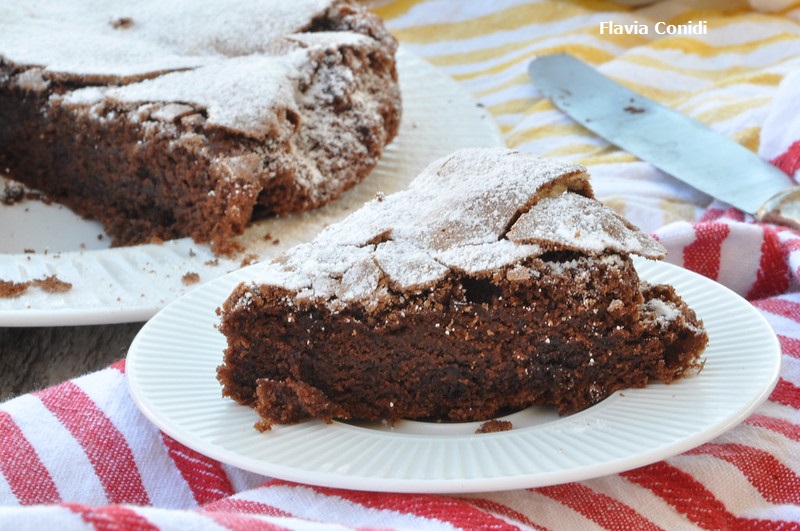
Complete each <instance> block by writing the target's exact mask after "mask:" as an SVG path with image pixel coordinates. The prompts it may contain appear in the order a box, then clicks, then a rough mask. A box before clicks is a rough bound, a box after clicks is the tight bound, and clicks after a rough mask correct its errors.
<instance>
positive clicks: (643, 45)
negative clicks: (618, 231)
mask: <svg viewBox="0 0 800 531" xmlns="http://www.w3.org/2000/svg"><path fill="white" fill-rule="evenodd" d="M637 3H638V4H642V3H643V2H641V1H639V2H637V1H635V0H629V1H627V2H619V3H615V2H612V1H598V0H576V1H529V0H497V1H477V0H467V1H464V0H377V1H373V2H370V5H371V7H372V8H373V9H374V10H375V11H376V12H377V13H378V14H379V15H381V16H382V17H383V18H384V20H385V21H386V23H387V25H388V26H389V27H390V29H391V30H392V32H393V33H394V34H395V35H396V36H397V38H398V40H399V41H400V42H401V44H402V45H403V46H404V47H405V48H406V49H407V50H409V51H410V52H411V53H414V54H416V55H418V56H420V57H422V58H424V59H426V60H428V61H429V62H431V63H432V64H434V65H436V66H438V67H440V68H441V69H442V70H443V71H444V72H446V73H448V74H449V75H450V76H452V77H453V78H454V79H455V80H457V81H458V82H459V83H460V84H461V86H463V87H464V88H465V89H466V90H468V91H469V92H470V93H471V94H472V95H473V96H474V97H475V99H476V100H477V101H478V102H480V103H481V104H483V105H484V106H485V107H486V108H487V109H488V111H489V112H490V113H491V115H492V116H493V117H494V118H495V120H496V122H497V124H498V125H499V127H500V129H501V131H502V132H503V134H504V138H505V141H506V144H507V145H508V146H509V147H514V148H519V149H523V150H525V151H532V152H536V153H539V154H542V155H545V156H556V157H562V158H570V159H574V160H577V161H579V162H581V163H583V164H586V165H587V166H589V169H590V173H591V174H592V175H593V177H594V178H593V184H594V186H595V191H596V193H597V195H598V196H599V197H600V198H601V199H603V200H604V201H605V202H606V203H608V204H610V205H611V206H613V207H614V208H615V209H617V210H618V211H620V213H622V214H624V215H626V216H627V217H629V218H630V219H631V220H632V221H633V222H634V223H636V224H637V225H639V226H640V227H642V228H643V229H645V230H649V231H655V230H656V229H657V228H658V227H660V226H662V225H664V224H666V223H669V222H671V221H675V220H694V219H696V218H697V216H698V215H699V214H700V212H702V210H703V209H704V208H705V207H706V206H708V204H709V198H708V197H706V196H704V195H702V194H699V193H697V192H695V191H694V190H693V189H691V188H689V187H687V186H684V185H681V184H678V183H676V182H675V181H673V180H671V179H668V178H665V177H664V176H663V175H662V174H660V172H657V171H655V170H654V169H653V168H652V167H650V166H649V165H647V164H642V163H638V162H636V159H635V158H634V157H632V156H631V155H629V154H626V153H624V152H621V151H620V150H618V149H616V148H615V147H613V146H610V145H609V144H608V143H607V142H605V141H603V140H602V139H599V138H597V137H596V136H594V135H592V134H590V133H589V132H587V131H586V130H585V129H583V128H582V127H581V126H579V125H577V124H575V123H574V122H572V121H571V120H570V119H568V118H566V117H565V116H564V115H563V114H562V113H560V112H558V111H557V110H556V109H555V108H554V107H553V105H552V104H551V103H550V102H549V101H548V100H546V99H543V98H542V97H541V96H540V94H539V92H538V91H537V89H536V88H535V87H534V86H532V84H531V82H530V79H529V77H528V75H527V64H528V62H529V61H530V60H531V59H533V58H534V57H535V56H537V55H539V54H544V53H551V52H559V51H565V52H569V53H571V54H574V55H576V56H578V57H580V58H582V59H584V60H586V61H588V62H590V63H592V64H594V65H597V66H600V68H601V70H602V71H603V72H604V73H606V74H608V75H610V76H612V77H613V78H615V79H617V80H618V81H621V82H623V83H624V84H626V85H628V86H629V87H631V88H633V89H635V90H637V91H639V92H640V93H642V94H644V95H646V96H648V97H650V98H653V99H655V100H657V101H659V102H662V103H664V104H666V105H668V106H670V107H673V108H675V109H677V110H679V111H681V112H683V113H685V114H688V115H690V116H692V117H694V118H696V119H698V120H699V121H701V122H704V123H706V124H708V125H710V126H712V127H713V128H715V129H717V130H718V131H720V132H722V133H723V134H726V135H728V136H729V137H731V138H733V139H735V140H737V141H738V142H740V143H742V144H743V145H745V146H746V147H748V148H749V149H751V150H753V151H758V150H759V143H760V135H761V126H762V124H763V122H764V120H765V117H766V115H767V113H768V109H769V106H770V102H771V101H772V98H773V95H774V93H775V91H776V88H777V86H778V84H779V83H780V82H781V80H782V79H783V78H784V77H785V76H786V75H787V74H788V73H789V72H791V71H792V70H800V25H798V21H800V2H798V1H787V0H751V1H750V2H746V1H741V0H740V1H721V0H700V1H695V2H680V1H674V0H665V1H661V2H649V3H647V5H640V6H635V5H628V4H637ZM699 23H702V24H703V26H704V28H705V34H694V35H687V34H681V35H675V34H673V35H669V34H666V33H665V34H659V33H657V30H662V31H663V30H665V29H667V27H668V26H670V25H672V26H678V25H688V24H692V25H697V24H699ZM610 25H613V26H614V27H616V28H617V30H618V31H617V32H614V31H612V30H613V28H609V26H610ZM625 25H628V26H629V27H630V28H631V29H634V30H635V29H641V28H642V27H645V28H646V29H647V30H648V32H647V34H645V33H644V32H643V31H638V32H637V33H630V34H628V33H626V32H624V31H623V32H621V33H620V31H619V30H620V28H623V29H624V26H625Z"/></svg>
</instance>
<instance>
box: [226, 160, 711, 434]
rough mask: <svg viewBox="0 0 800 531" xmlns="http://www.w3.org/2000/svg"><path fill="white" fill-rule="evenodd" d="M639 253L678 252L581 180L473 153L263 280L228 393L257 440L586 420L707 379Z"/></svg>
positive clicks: (696, 335) (243, 311) (425, 175)
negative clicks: (628, 400)
mask: <svg viewBox="0 0 800 531" xmlns="http://www.w3.org/2000/svg"><path fill="white" fill-rule="evenodd" d="M631 254H637V255H641V256H644V257H646V258H651V259H659V258H662V257H663V255H664V249H663V247H662V246H661V245H660V244H659V243H658V242H657V241H655V240H654V239H652V238H651V237H650V236H648V235H646V234H644V233H642V232H641V231H640V230H638V229H637V228H635V227H633V226H632V225H631V224H630V223H629V222H627V221H626V220H625V219H623V218H622V217H620V216H619V215H617V214H616V213H614V212H613V211H612V210H610V209H608V208H607V207H605V206H604V205H602V204H601V203H600V202H598V201H597V200H595V199H593V197H592V190H591V187H590V184H589V181H588V176H587V174H586V172H585V169H584V168H583V167H581V166H579V165H577V164H571V163H565V162H561V161H554V160H547V159H542V158H538V157H536V156H533V155H529V154H523V153H518V152H514V151H509V150H504V149H488V150H465V151H460V152H457V153H455V154H453V155H452V156H450V157H447V158H445V159H442V160H439V161H437V162H435V163H433V164H431V165H430V166H429V167H428V168H427V169H426V170H425V171H423V172H422V173H421V174H420V175H419V176H418V177H417V178H416V179H415V180H414V181H413V183H412V184H411V185H410V187H409V189H408V190H406V191H403V192H400V193H396V194H393V195H390V196H386V197H377V198H376V199H375V200H373V201H371V202H369V203H367V204H366V205H364V207H363V208H362V209H361V210H359V211H357V212H355V213H354V214H352V215H351V216H349V217H348V218H346V219H345V220H343V221H342V222H340V223H338V224H336V225H332V226H330V227H328V228H327V229H326V230H324V231H323V232H322V233H320V235H319V236H318V237H317V238H316V239H315V240H314V241H313V242H311V243H308V244H303V245H300V246H297V247H295V248H293V249H291V250H290V251H288V252H287V253H286V254H285V255H284V256H283V257H282V258H281V259H280V260H278V261H276V262H274V263H271V264H264V265H262V266H258V267H259V269H258V271H257V273H256V274H255V276H254V278H253V280H252V281H250V282H246V283H242V284H240V285H239V286H238V287H236V288H235V290H234V291H233V293H232V294H231V295H230V297H229V298H228V299H227V300H226V301H225V303H224V304H223V305H222V307H221V308H220V309H219V313H220V315H221V324H220V330H221V331H222V333H223V334H224V335H225V336H226V337H227V344H228V346H227V349H226V351H225V354H224V363H223V364H222V365H221V366H220V367H219V368H218V378H219V380H220V382H221V383H222V386H223V393H224V395H226V396H229V397H231V398H233V399H234V400H236V401H238V402H240V403H242V404H248V405H251V406H253V407H254V408H255V409H256V410H257V411H258V413H259V414H260V416H261V419H262V420H261V421H260V422H259V424H258V426H257V427H258V428H259V429H269V428H270V427H271V426H272V425H273V424H275V423H279V424H282V423H293V422H297V421H299V420H301V419H304V418H307V417H319V418H321V419H324V420H331V419H362V420H368V419H369V420H376V419H385V420H389V421H393V420H396V419H401V418H409V419H441V420H448V421H474V420H482V419H490V418H492V417H494V416H497V415H499V414H501V413H503V412H507V411H511V410H515V409H520V408H525V407H527V406H530V405H533V404H541V405H552V406H555V407H556V408H557V409H558V411H559V412H560V413H562V414H565V413H571V412H575V411H578V410H580V409H583V408H586V407H588V406H591V405H592V404H595V403H597V402H599V401H600V400H602V399H603V398H605V397H607V396H608V395H609V394H611V393H612V392H614V391H616V390H619V389H623V388H628V387H641V386H644V385H646V384H647V383H648V382H649V381H651V380H653V379H658V380H662V381H664V382H671V381H673V380H675V379H676V378H680V377H682V376H684V375H686V374H688V373H692V372H695V371H697V370H699V368H700V367H701V366H702V363H701V361H700V355H701V353H702V351H703V349H704V347H705V344H706V342H707V336H706V333H705V331H704V329H703V325H702V323H701V322H700V321H699V320H698V318H697V317H696V315H695V313H694V312H693V311H692V310H691V309H690V308H688V307H687V305H686V304H685V303H684V302H683V301H682V300H681V299H680V297H679V296H678V295H676V293H675V291H674V290H673V289H672V288H671V287H670V286H668V285H648V284H646V283H644V282H641V281H640V280H639V278H638V276H637V273H636V269H635V267H634V264H633V262H632V260H631V257H630V255H631Z"/></svg>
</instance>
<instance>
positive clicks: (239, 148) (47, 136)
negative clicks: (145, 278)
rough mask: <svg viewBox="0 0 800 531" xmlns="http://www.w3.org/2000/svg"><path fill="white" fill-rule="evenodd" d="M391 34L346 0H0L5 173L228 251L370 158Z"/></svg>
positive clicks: (350, 179)
mask: <svg viewBox="0 0 800 531" xmlns="http://www.w3.org/2000/svg"><path fill="white" fill-rule="evenodd" d="M396 48H397V43H396V41H395V39H394V38H393V37H392V36H391V35H390V34H389V33H388V32H387V31H386V30H385V28H384V27H383V25H382V23H381V21H380V20H379V19H378V18H377V17H376V16H374V15H372V14H370V13H368V12H367V11H366V10H365V9H364V8H362V7H360V6H359V5H358V4H357V3H356V2H353V1H350V0H295V1H291V2H287V1H282V0H233V1H228V2H218V1H216V0H179V1H169V2H162V1H160V0H142V1H137V2H123V1H121V0H105V1H100V2H90V1H89V0H79V1H75V2H61V1H59V0H36V1H34V0H13V1H2V0H0V174H2V173H5V174H6V175H7V176H8V177H10V178H12V179H14V180H15V181H19V182H22V183H24V184H25V185H27V186H28V187H30V188H34V189H37V190H39V191H41V192H44V193H45V194H46V196H47V197H48V198H49V199H52V200H55V201H58V202H60V203H63V204H65V205H67V206H69V207H71V208H72V209H74V210H75V211H77V212H78V213H80V214H81V215H84V216H86V217H91V218H96V219H98V220H99V221H101V222H102V223H103V225H104V227H105V229H106V231H107V232H108V233H109V234H110V235H111V236H112V238H113V241H114V243H115V244H116V245H120V244H135V243H142V242H149V241H152V240H162V239H171V238H175V237H182V236H191V237H193V238H194V239H195V240H197V241H199V242H211V243H212V244H213V245H214V246H215V248H216V249H217V250H218V251H221V252H226V251H228V250H230V246H231V242H230V238H231V237H232V236H234V235H236V234H239V233H241V232H242V230H243V229H244V227H245V225H246V224H247V223H248V222H249V221H250V220H251V219H253V218H255V217H259V216H267V215H276V214H277V215H280V214H287V213H290V212H299V211H304V210H308V209H312V208H316V207H318V206H321V205H323V204H325V203H327V202H329V201H331V200H332V199H334V198H336V197H337V196H339V195H340V194H341V193H342V192H343V191H344V190H346V189H347V188H349V187H352V186H353V185H355V184H356V183H358V182H360V181H361V180H362V179H363V178H364V177H365V176H366V175H367V174H368V173H369V171H370V170H371V169H372V168H373V167H374V166H375V165H376V164H377V162H378V160H379V158H380V157H381V154H382V152H383V149H384V147H385V145H386V144H388V143H389V142H390V141H391V140H392V139H393V137H394V136H395V134H396V133H397V130H398V126H399V121H400V112H401V104H400V92H399V86H398V83H397V71H396V66H395V52H396Z"/></svg>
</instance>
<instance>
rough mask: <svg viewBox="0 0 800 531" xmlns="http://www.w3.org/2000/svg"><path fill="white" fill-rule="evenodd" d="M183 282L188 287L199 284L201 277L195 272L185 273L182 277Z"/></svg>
mask: <svg viewBox="0 0 800 531" xmlns="http://www.w3.org/2000/svg"><path fill="white" fill-rule="evenodd" d="M181 282H183V283H184V285H186V286H191V285H192V284H197V283H198V282H200V275H199V274H198V273H197V272H195V271H189V272H187V273H184V275H183V276H182V277H181Z"/></svg>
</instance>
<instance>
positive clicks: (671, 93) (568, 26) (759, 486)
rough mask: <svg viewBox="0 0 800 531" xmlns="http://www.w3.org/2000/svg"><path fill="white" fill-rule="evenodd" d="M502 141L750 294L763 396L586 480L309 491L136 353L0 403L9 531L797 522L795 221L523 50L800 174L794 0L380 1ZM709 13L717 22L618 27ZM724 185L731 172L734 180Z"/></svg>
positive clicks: (692, 265)
mask: <svg viewBox="0 0 800 531" xmlns="http://www.w3.org/2000/svg"><path fill="white" fill-rule="evenodd" d="M370 4H371V6H372V7H373V9H374V10H375V11H376V12H377V13H378V14H379V15H381V16H382V17H384V19H385V20H386V23H387V25H388V27H389V28H390V29H391V31H392V32H393V33H394V34H395V35H396V36H397V37H398V39H399V40H400V42H401V43H402V45H403V46H404V47H405V48H406V50H407V51H409V52H410V53H413V54H415V55H418V56H420V57H422V58H425V59H426V60H428V61H429V62H430V63H432V64H433V65H435V66H437V67H439V68H440V69H441V70H442V71H444V72H445V73H447V74H449V75H450V76H452V78H453V79H454V80H456V82H457V83H458V84H459V85H460V86H461V87H462V88H463V89H464V90H465V91H467V92H469V93H471V94H472V95H473V97H474V98H475V100H476V101H477V102H478V103H479V104H480V105H481V106H483V107H484V108H485V109H487V110H488V111H489V112H490V113H491V115H492V116H493V117H494V119H495V120H496V122H497V124H498V126H499V127H500V129H501V131H502V133H503V135H504V138H505V141H506V143H507V145H508V146H510V147H513V148H516V149H519V150H523V151H529V152H535V153H539V154H542V155H545V156H553V157H562V158H566V159H570V160H575V161H578V162H581V163H583V164H585V165H586V166H587V167H588V168H589V172H590V173H591V174H592V175H593V186H594V188H595V191H596V193H597V195H598V197H600V198H601V199H602V200H604V201H606V202H607V204H609V205H610V206H612V207H613V208H614V209H615V210H617V211H618V212H620V213H621V214H623V215H625V216H627V217H629V218H630V219H631V220H632V221H633V222H634V223H635V224H637V225H639V226H641V227H642V228H643V229H645V230H647V231H649V232H651V233H653V234H654V235H655V236H656V237H657V238H658V239H659V240H660V241H661V242H662V243H663V244H664V245H665V247H666V248H667V249H668V257H667V260H668V261H670V262H672V263H675V264H677V265H680V266H682V267H685V268H688V269H691V270H693V271H695V272H697V273H700V274H702V275H704V276H706V277H708V278H711V279H713V280H715V281H717V282H719V283H721V284H723V285H725V286H727V287H729V288H730V289H731V290H733V291H734V292H736V293H738V294H739V295H740V296H742V297H744V298H745V299H747V300H748V301H749V302H750V303H751V304H752V305H753V307H754V308H756V309H757V310H758V311H759V312H760V313H761V314H762V315H763V316H764V317H765V319H766V320H767V322H768V323H769V325H770V326H771V327H772V328H773V329H774V331H775V333H776V334H777V336H778V339H779V342H780V345H781V349H782V368H781V373H780V380H779V382H778V384H777V386H776V388H775V390H774V391H773V392H772V394H771V395H770V397H769V399H768V400H767V402H766V403H765V404H764V405H763V406H761V407H760V408H759V409H758V410H757V411H756V412H755V413H754V414H752V415H751V416H749V417H748V418H746V419H743V422H742V423H741V424H740V425H738V426H736V427H734V428H732V429H731V430H729V431H727V432H725V433H724V434H722V435H720V436H719V437H717V438H715V439H714V440H712V441H710V442H708V443H706V444H703V445H701V446H698V447H697V448H694V449H692V450H690V451H687V452H685V453H682V454H680V455H676V456H673V457H670V458H668V459H665V460H663V461H659V462H656V463H653V464H650V465H647V466H643V467H640V468H637V469H634V470H629V471H626V472H623V473H620V474H613V475H609V476H604V477H599V478H595V479H592V480H587V481H582V482H575V483H566V484H561V485H550V486H544V487H538V488H531V489H519V490H511V491H500V492H483V493H474V494H469V495H431V494H396V493H371V492H362V491H347V490H341V489H334V488H323V487H315V486H309V485H301V484H297V483H292V482H288V481H284V480H281V479H277V478H268V477H263V476H259V475H257V474H253V473H250V472H247V471H244V470H240V469H237V468H235V467H233V466H230V465H227V464H223V463H219V462H217V461H214V460H213V459H210V458H208V457H205V456H203V455H201V454H199V453H197V452H195V451H193V450H191V449H189V448H187V447H185V446H184V445H182V444H181V443H180V442H178V441H176V440H174V439H172V438H171V437H169V436H167V435H165V434H163V433H162V432H160V431H159V430H158V429H157V428H156V427H155V426H154V425H152V424H151V423H149V422H148V421H147V420H146V419H145V417H144V416H143V415H142V414H141V413H140V412H139V410H138V409H137V408H136V406H135V405H134V404H133V402H132V400H131V398H130V396H129V395H128V391H127V387H126V381H125V362H124V360H120V362H118V363H116V364H114V365H112V366H110V367H108V368H106V369H104V370H101V371H98V372H95V373H91V374H88V375H85V376H82V377H80V378H75V379H73V380H70V381H67V382H64V383H62V384H59V385H56V386H54V387H51V388H49V389H45V390H42V391H39V392H36V393H31V394H26V395H23V396H19V397H16V398H14V399H11V400H8V401H6V402H4V403H2V404H0V529H47V528H48V527H51V528H58V529H59V530H70V529H199V530H205V529H208V530H220V529H236V530H238V529H248V530H249V529H268V530H272V529H362V528H368V529H497V530H505V529H534V530H551V529H552V530H556V529H601V530H622V529H626V530H627V529H643V530H644V529H646V530H657V529H668V530H671V529H682V530H683V529H689V530H691V529H704V530H738V529H741V530H750V529H774V530H792V529H797V530H800V232H798V231H795V230H792V229H790V228H787V227H781V226H776V225H769V224H762V223H757V222H755V221H754V219H753V218H752V216H750V215H747V214H744V213H742V212H740V211H738V210H736V209H735V208H732V207H731V206H730V205H726V204H722V203H719V202H717V201H715V200H714V199H713V198H711V197H709V196H707V195H705V194H702V193H699V192H697V191H695V190H693V189H692V188H691V187H689V186H687V185H685V184H683V183H681V182H679V181H677V180H675V179H673V178H671V177H670V176H667V175H664V174H663V173H661V172H660V171H658V170H656V169H655V168H653V167H652V166H650V165H649V164H646V163H643V162H641V161H638V160H636V159H635V158H634V157H632V156H630V155H629V154H626V153H624V152H621V151H620V150H618V149H616V148H615V147H613V146H612V145H610V144H609V143H608V142H606V141H604V140H602V139H600V138H597V137H596V136H594V135H592V134H591V133H589V132H587V131H586V130H584V129H583V128H582V127H580V126H579V125H577V124H576V123H574V122H572V121H571V120H570V119H569V118H567V117H566V116H564V115H563V114H562V113H560V112H558V111H557V110H556V109H555V108H554V107H553V105H552V104H551V103H550V102H549V101H547V100H546V99H544V98H542V97H541V95H540V94H539V93H538V91H537V89H536V88H535V87H534V86H533V85H532V84H531V83H530V80H529V79H528V75H527V69H526V67H527V63H528V61H530V60H531V59H532V58H534V57H535V56H536V55H538V54H543V53H548V52H554V51H567V52H570V53H573V54H575V55H577V56H579V57H581V58H582V59H584V60H586V61H589V62H590V63H593V64H594V65H596V66H597V67H598V68H599V69H600V70H601V71H603V72H604V73H606V74H608V75H610V76H612V77H614V78H616V79H617V80H619V81H621V82H622V83H625V84H627V85H628V86H630V87H631V88H633V89H635V90H638V91H640V92H642V93H643V94H645V95H647V96H649V97H651V98H654V99H656V100H658V101H660V102H662V103H664V104H666V105H669V106H671V107H673V108H675V109H677V110H679V111H681V112H683V113H685V114H687V115H689V116H692V117H694V118H695V119H697V120H699V121H701V122H703V123H706V124H707V125H709V126H710V127H712V128H713V129H715V130H717V131H719V132H720V133H721V134H723V135H727V136H728V137H730V138H732V139H733V140H735V141H737V142H739V143H741V144H742V145H744V146H745V147H747V148H748V149H750V150H752V151H754V152H755V153H757V154H758V155H759V156H761V157H762V158H763V159H764V160H767V161H770V162H772V163H773V164H775V165H776V166H777V167H778V168H780V169H781V170H783V171H784V172H785V173H786V174H787V175H789V176H792V177H794V178H796V179H797V178H800V104H798V102H800V1H796V0H750V1H749V2H748V1H746V0H739V1H737V2H731V3H729V4H724V3H721V2H718V1H712V0H699V1H697V2H682V1H679V0H662V1H660V2H650V3H648V4H647V5H644V6H640V7H634V6H630V5H626V3H623V2H619V3H615V2H613V1H603V2H599V1H595V0H571V1H545V0H538V1H537V0H534V1H531V0H492V1H481V2H476V1H475V2H463V1H460V0H374V1H372V2H370ZM701 20H702V21H703V22H704V23H705V24H706V25H707V28H708V31H707V33H705V34H696V35H660V34H656V33H655V32H653V31H651V32H650V33H648V34H643V33H609V32H606V31H601V28H602V27H604V26H602V24H603V23H604V22H605V23H608V22H613V23H614V24H618V25H626V24H627V25H629V26H639V25H644V26H647V27H648V28H654V27H655V25H656V24H657V23H659V22H663V23H664V24H673V25H679V24H686V23H688V22H689V21H693V22H697V21H701ZM731 178H735V176H732V177H731Z"/></svg>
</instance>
